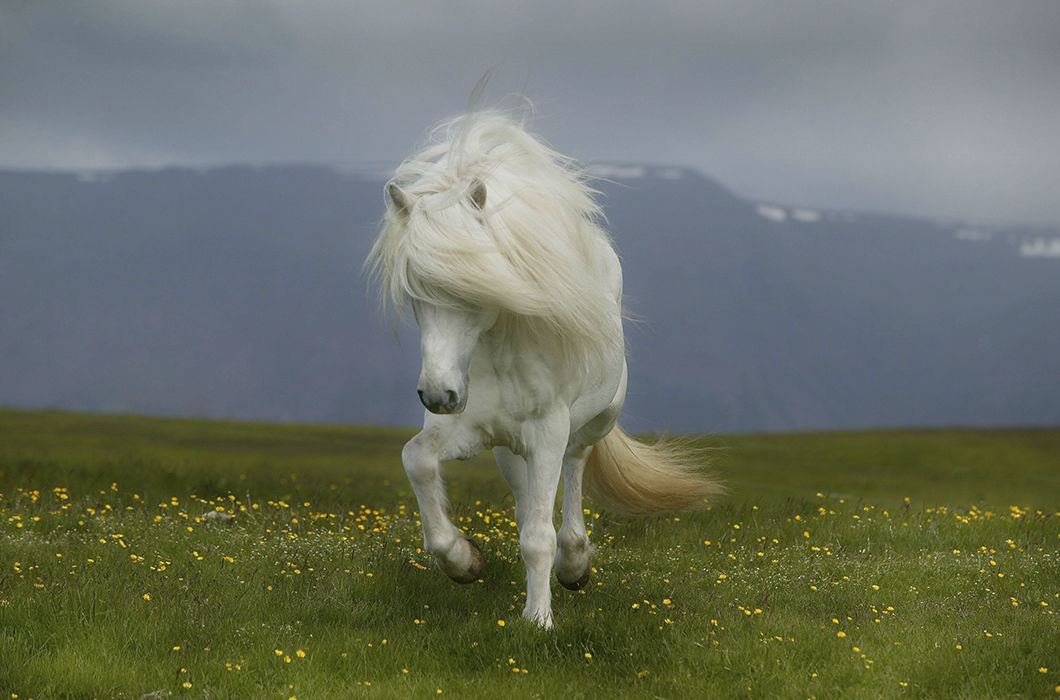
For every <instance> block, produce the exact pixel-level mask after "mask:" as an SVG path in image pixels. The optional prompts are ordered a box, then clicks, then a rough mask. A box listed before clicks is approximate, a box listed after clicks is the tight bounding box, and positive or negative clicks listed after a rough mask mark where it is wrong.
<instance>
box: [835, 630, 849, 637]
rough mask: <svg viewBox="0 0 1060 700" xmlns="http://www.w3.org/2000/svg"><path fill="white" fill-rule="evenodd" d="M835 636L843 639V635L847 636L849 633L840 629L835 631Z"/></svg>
mask: <svg viewBox="0 0 1060 700" xmlns="http://www.w3.org/2000/svg"><path fill="white" fill-rule="evenodd" d="M835 636H837V637H839V638H840V639H842V638H843V637H845V636H847V633H846V632H844V631H843V630H839V631H838V632H836V633H835Z"/></svg>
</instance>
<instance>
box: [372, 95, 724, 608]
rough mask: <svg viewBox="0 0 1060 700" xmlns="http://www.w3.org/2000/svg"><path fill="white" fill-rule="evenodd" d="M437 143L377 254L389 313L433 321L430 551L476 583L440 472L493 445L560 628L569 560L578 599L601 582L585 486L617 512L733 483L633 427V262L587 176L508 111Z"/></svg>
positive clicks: (532, 569)
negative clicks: (625, 271)
mask: <svg viewBox="0 0 1060 700" xmlns="http://www.w3.org/2000/svg"><path fill="white" fill-rule="evenodd" d="M434 134H435V137H434V143H433V145H431V146H429V147H428V148H426V150H424V151H423V152H421V153H419V154H418V155H416V156H413V157H412V158H410V159H408V160H407V161H405V162H404V163H402V164H401V165H400V166H399V167H398V169H397V171H396V173H395V176H394V178H393V180H392V181H391V182H390V183H389V185H388V191H389V197H390V205H389V206H388V208H387V212H386V220H385V224H384V226H383V229H382V232H381V233H380V235H379V238H378V240H376V242H375V245H374V246H373V248H372V251H371V253H370V254H369V257H368V260H367V262H366V265H368V266H369V267H370V268H371V270H372V272H373V274H374V276H375V277H376V279H377V280H378V282H379V283H380V285H381V287H382V292H383V299H384V306H385V305H387V304H388V303H389V304H392V306H393V309H394V310H395V311H396V312H397V313H398V314H401V313H402V312H403V310H404V309H406V308H407V307H408V306H410V305H411V307H412V310H413V312H414V314H415V317H416V321H417V322H418V324H419V327H420V333H421V351H422V361H423V364H422V370H421V372H420V378H419V384H418V387H417V392H418V393H419V396H420V400H421V401H422V402H423V405H424V406H425V407H426V409H427V410H426V412H425V414H424V424H423V430H422V431H421V432H420V433H419V434H417V435H416V436H415V437H414V438H412V440H410V441H409V442H408V444H406V445H405V448H404V450H403V451H402V453H401V459H402V462H403V463H404V466H405V471H406V473H407V474H408V477H409V480H410V481H411V482H412V487H413V490H414V491H415V493H416V498H417V500H418V501H419V508H420V520H421V522H422V523H423V538H424V542H425V545H426V548H427V551H429V552H430V553H431V554H432V555H433V556H434V558H435V560H436V561H437V562H438V566H439V567H440V568H441V569H442V571H444V572H445V573H446V574H448V575H449V577H450V578H452V579H453V580H454V581H457V582H460V583H470V582H472V581H476V580H477V579H478V578H479V576H480V575H481V573H482V568H483V559H482V553H481V551H480V550H479V548H478V547H477V546H476V545H475V543H474V542H473V541H472V540H470V539H468V538H467V537H465V536H464V535H463V534H462V533H461V531H460V530H458V529H457V528H456V527H455V526H454V525H453V523H452V522H451V521H450V519H449V517H448V515H447V512H446V511H447V502H446V496H445V491H444V486H443V484H442V479H441V475H440V471H439V468H440V463H441V462H443V461H446V460H450V459H468V458H471V457H473V456H475V455H476V454H479V453H480V452H482V451H484V450H489V449H492V450H493V454H494V456H495V458H496V460H497V465H498V466H499V467H500V470H501V473H502V474H503V475H504V478H505V480H506V481H507V482H508V484H509V486H511V489H512V492H513V493H514V495H515V520H516V524H517V526H518V530H519V545H520V549H521V552H522V557H523V562H524V563H525V565H526V586H527V595H526V608H525V609H524V610H523V617H525V618H528V619H530V620H534V621H536V622H537V623H538V624H540V625H541V626H542V627H545V628H548V627H551V626H552V604H551V592H550V572H551V568H552V565H553V562H554V563H555V568H556V577H557V578H558V579H559V582H560V583H561V584H563V585H564V586H565V587H567V588H569V589H572V590H577V589H579V588H581V587H582V586H584V585H585V584H586V582H587V581H588V579H589V572H590V570H591V567H590V561H589V556H590V546H589V537H588V534H587V532H586V527H585V522H584V518H583V513H582V504H581V501H582V487H583V486H584V487H585V490H586V492H587V493H588V495H589V496H590V497H592V498H593V499H594V500H595V501H596V502H597V503H599V504H600V505H602V506H604V507H606V508H610V509H613V510H616V511H619V512H624V513H648V512H655V511H663V510H688V509H694V508H698V507H701V506H702V505H703V504H704V499H705V497H706V496H708V495H710V494H713V493H716V492H717V491H718V485H717V483H716V482H714V481H712V480H711V479H710V478H709V477H708V476H707V475H706V474H705V473H704V472H703V471H702V470H701V469H700V468H699V466H698V465H696V464H695V460H694V459H692V453H690V452H688V451H685V450H682V449H680V448H677V447H674V446H673V445H672V444H664V443H659V444H656V445H646V444H643V443H640V442H637V441H634V440H632V439H631V438H630V437H628V436H627V435H626V434H625V433H623V432H622V431H621V430H619V428H618V427H617V426H616V424H615V421H616V419H617V418H618V414H619V412H620V411H621V410H622V404H623V402H624V400H625V394H626V361H625V349H624V341H623V335H622V306H621V299H622V269H621V267H620V265H619V260H618V256H617V255H616V254H615V251H614V249H613V248H612V246H611V242H610V239H609V237H608V236H607V234H606V233H605V232H604V231H603V230H601V228H600V227H599V225H598V222H599V221H600V220H601V218H602V217H601V212H600V208H599V206H598V205H597V204H596V202H595V201H594V199H593V195H594V191H593V190H592V189H591V188H590V187H589V186H588V185H587V184H586V178H585V176H584V175H583V174H582V173H581V172H580V171H579V170H577V168H576V167H575V166H574V164H573V163H572V161H570V160H569V159H567V158H565V157H563V156H561V155H559V154H558V153H556V152H554V151H552V150H550V149H549V148H548V147H546V146H545V145H544V144H542V143H541V142H540V141H539V140H537V139H536V138H535V137H534V136H532V135H530V134H529V133H527V131H525V130H524V129H523V127H522V125H521V124H519V123H517V122H516V121H514V120H512V119H511V118H509V117H507V116H505V115H503V114H499V113H494V112H479V113H472V114H469V115H467V116H465V117H462V118H460V119H457V120H454V121H452V122H449V123H448V124H447V125H444V126H443V127H440V128H439V129H437V130H435V132H434ZM561 474H562V476H563V482H564V496H563V524H562V526H561V527H560V530H559V536H558V537H557V535H556V530H555V526H554V524H553V511H554V508H555V501H556V491H557V488H558V485H559V480H560V475H561Z"/></svg>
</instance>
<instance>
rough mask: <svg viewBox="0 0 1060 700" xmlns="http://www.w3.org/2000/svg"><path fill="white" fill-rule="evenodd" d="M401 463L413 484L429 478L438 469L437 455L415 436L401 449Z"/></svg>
mask: <svg viewBox="0 0 1060 700" xmlns="http://www.w3.org/2000/svg"><path fill="white" fill-rule="evenodd" d="M401 464H402V465H403V466H404V467H405V474H407V475H408V477H409V481H411V482H412V483H413V484H416V483H422V482H424V481H427V480H429V479H431V478H432V477H433V476H434V474H435V473H436V472H437V471H438V456H437V455H436V454H435V453H434V451H433V450H432V449H430V447H429V446H428V445H426V444H424V441H423V440H421V439H419V436H416V437H414V438H412V439H411V440H409V441H408V442H407V443H405V447H404V448H402V450H401Z"/></svg>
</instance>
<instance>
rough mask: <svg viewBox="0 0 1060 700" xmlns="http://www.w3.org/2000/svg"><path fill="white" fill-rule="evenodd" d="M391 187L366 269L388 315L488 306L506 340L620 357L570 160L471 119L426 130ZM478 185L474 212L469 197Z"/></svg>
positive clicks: (507, 127) (588, 358)
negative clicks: (419, 308)
mask: <svg viewBox="0 0 1060 700" xmlns="http://www.w3.org/2000/svg"><path fill="white" fill-rule="evenodd" d="M392 182H393V183H394V184H396V185H398V186H399V187H400V188H401V190H402V192H404V193H405V195H406V198H407V200H408V201H407V202H406V203H405V207H401V206H398V205H397V204H395V203H393V202H391V204H390V206H389V207H388V208H387V213H386V219H385V223H384V225H383V229H382V232H381V233H380V235H379V238H378V239H377V240H376V242H375V245H374V246H373V247H372V251H371V253H370V254H369V256H368V260H367V261H366V265H367V266H368V267H369V268H370V270H371V272H372V274H373V276H374V277H375V279H376V280H377V281H378V282H379V284H380V287H381V293H382V297H383V304H384V307H386V306H387V305H389V306H390V307H391V309H392V310H393V311H394V312H395V313H396V314H397V315H398V316H401V315H402V314H403V313H404V311H405V309H407V307H408V304H409V302H410V301H411V300H412V299H419V300H423V301H426V302H429V303H432V304H438V305H442V306H449V307H454V306H455V307H470V308H492V309H497V310H498V311H500V312H501V313H502V319H501V320H500V321H499V324H500V325H501V326H502V327H504V328H505V329H507V332H514V333H518V334H520V335H521V336H524V337H522V338H521V339H522V340H527V339H537V340H538V342H546V343H549V342H558V343H560V345H561V348H562V351H563V352H564V353H565V354H568V355H570V359H572V360H575V361H578V362H581V363H589V364H592V363H593V360H594V359H598V358H601V357H602V356H603V355H604V354H605V353H606V351H607V350H609V349H614V348H619V349H620V348H621V345H622V336H621V326H620V324H619V323H618V322H617V320H616V317H617V316H618V315H619V313H620V308H619V301H618V300H617V299H616V298H615V295H614V291H613V290H612V289H609V284H608V282H607V279H608V278H607V274H608V270H607V264H608V256H609V254H608V253H607V249H606V248H605V247H609V246H610V245H611V244H610V239H609V238H608V236H607V234H606V233H605V232H604V231H603V229H602V228H601V227H600V226H599V224H598V222H600V221H601V219H602V213H601V210H600V207H599V205H598V204H597V203H596V201H595V200H594V195H595V194H596V192H595V191H594V190H593V189H592V188H591V187H590V186H589V185H588V182H587V176H586V175H585V173H584V171H582V170H581V169H580V168H578V167H577V165H576V164H575V163H574V162H573V161H572V160H571V159H569V158H567V157H565V156H563V155H560V154H559V153H556V152H555V151H553V150H552V149H550V148H549V147H548V146H546V145H545V144H544V143H542V142H541V141H540V140H538V139H537V138H535V137H534V136H533V135H531V134H530V133H528V132H527V131H526V130H525V129H524V128H523V125H522V124H521V123H519V122H517V121H515V120H514V119H512V118H511V117H509V116H507V115H506V114H503V113H499V112H477V113H471V114H468V115H465V116H463V117H460V118H458V119H455V120H453V121H450V122H447V123H445V124H443V125H441V126H439V127H438V128H436V129H435V130H434V131H433V132H432V143H431V144H430V145H428V146H427V147H426V148H425V149H424V150H423V151H422V152H420V153H418V154H417V155H415V156H412V157H411V158H409V159H408V160H406V161H405V162H403V163H402V164H401V165H400V166H398V168H397V171H396V173H395V175H394V178H393V180H392ZM478 182H481V183H484V184H485V188H486V200H485V205H484V206H483V207H482V209H481V210H479V209H478V208H477V207H476V206H475V204H474V203H473V202H472V197H471V191H472V188H473V187H475V186H477V183H478Z"/></svg>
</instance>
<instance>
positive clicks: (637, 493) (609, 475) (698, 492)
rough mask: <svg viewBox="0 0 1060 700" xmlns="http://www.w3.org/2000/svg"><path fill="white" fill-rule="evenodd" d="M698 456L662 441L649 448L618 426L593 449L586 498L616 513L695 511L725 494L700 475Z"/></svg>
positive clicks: (586, 475)
mask: <svg viewBox="0 0 1060 700" xmlns="http://www.w3.org/2000/svg"><path fill="white" fill-rule="evenodd" d="M702 453H703V450H697V449H695V448H692V447H689V446H687V445H682V444H681V443H680V442H675V441H673V440H667V439H666V438H662V439H660V440H659V441H658V442H657V443H655V444H654V445H647V444H645V443H643V442H638V441H637V440H634V439H633V438H631V437H630V436H629V435H626V434H625V433H624V432H622V430H620V429H619V427H618V426H617V425H616V426H615V427H614V428H613V429H612V430H611V432H610V433H608V434H607V436H606V437H605V438H604V439H603V440H601V441H600V442H598V443H596V445H594V446H593V451H592V453H591V454H590V455H589V459H588V461H587V462H586V463H585V472H584V475H583V477H582V483H583V486H584V488H585V492H586V494H588V495H589V497H590V498H592V499H593V500H594V501H596V502H597V503H598V504H599V505H601V506H602V507H604V508H607V509H608V510H613V511H615V512H618V513H624V514H627V515H643V514H646V513H657V512H660V511H676V510H696V509H697V508H703V507H705V506H706V502H705V499H706V498H707V497H708V496H713V495H716V494H719V493H722V492H723V491H724V488H723V487H722V485H721V484H720V483H719V482H717V481H715V480H714V479H712V478H711V477H710V475H709V474H708V473H706V472H705V471H704V464H703V462H704V460H703V454H702Z"/></svg>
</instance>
